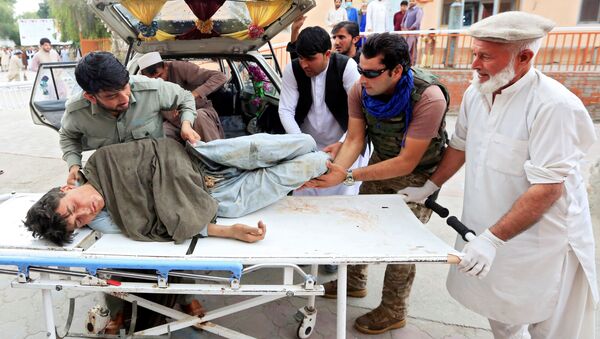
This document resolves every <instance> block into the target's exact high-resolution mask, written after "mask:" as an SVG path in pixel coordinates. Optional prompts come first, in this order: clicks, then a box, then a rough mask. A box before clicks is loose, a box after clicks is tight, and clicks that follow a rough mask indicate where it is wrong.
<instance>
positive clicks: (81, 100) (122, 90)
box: [59, 52, 200, 184]
mask: <svg viewBox="0 0 600 339" xmlns="http://www.w3.org/2000/svg"><path fill="white" fill-rule="evenodd" d="M75 78H76V80H77V83H78V84H79V86H80V87H81V89H82V92H80V93H78V94H76V95H74V96H72V97H70V98H69V100H68V101H67V105H66V110H65V114H64V116H63V118H62V122H61V128H60V131H59V135H60V148H61V149H62V151H63V159H64V160H65V161H66V162H67V165H68V167H69V176H68V177H67V183H68V184H74V183H75V182H76V180H77V173H78V172H79V169H80V168H81V153H82V151H84V150H89V149H97V148H100V147H103V146H106V145H111V144H117V143H123V142H128V141H132V140H138V139H144V138H162V137H163V136H164V132H163V127H162V123H163V117H162V115H161V111H167V110H175V109H176V110H178V111H179V113H180V120H181V138H182V139H183V140H185V141H189V142H190V143H192V144H194V143H195V142H196V141H198V140H200V136H199V135H198V133H196V132H195V131H194V129H193V128H192V124H193V122H194V120H195V118H196V105H195V101H194V97H193V95H192V94H191V93H190V92H189V91H186V90H185V89H183V88H181V87H179V86H178V85H176V84H173V83H169V82H165V81H163V80H161V79H149V78H147V77H144V76H136V75H134V76H131V77H130V76H129V73H128V72H127V69H126V68H125V67H124V66H123V65H122V64H121V63H120V62H119V61H118V60H117V59H116V58H115V56H114V55H112V54H111V53H108V52H91V53H88V54H87V55H86V56H85V57H84V58H83V59H82V60H81V61H80V62H79V63H78V64H77V67H76V68H75Z"/></svg>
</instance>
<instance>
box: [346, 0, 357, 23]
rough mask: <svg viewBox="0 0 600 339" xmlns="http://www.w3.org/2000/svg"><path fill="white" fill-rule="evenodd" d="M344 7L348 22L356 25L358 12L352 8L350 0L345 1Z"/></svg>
mask: <svg viewBox="0 0 600 339" xmlns="http://www.w3.org/2000/svg"><path fill="white" fill-rule="evenodd" d="M345 5H346V13H347V14H348V21H352V22H354V23H356V24H357V25H358V10H357V9H356V8H354V7H353V6H352V0H350V1H346V3H345Z"/></svg>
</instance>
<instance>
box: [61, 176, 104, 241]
mask: <svg viewBox="0 0 600 339" xmlns="http://www.w3.org/2000/svg"><path fill="white" fill-rule="evenodd" d="M60 191H61V192H63V193H65V196H64V197H62V198H61V199H60V202H59V203H58V207H57V208H56V213H58V214H60V215H61V216H62V217H63V218H64V219H65V221H66V223H67V231H69V232H73V231H74V230H76V229H78V228H81V227H83V226H85V225H87V224H89V223H90V222H91V221H92V220H94V218H95V217H96V216H97V215H98V213H100V210H102V209H103V208H104V199H103V198H102V195H100V193H98V192H92V193H90V191H89V190H84V189H82V187H75V186H72V185H67V186H63V187H61V188H60Z"/></svg>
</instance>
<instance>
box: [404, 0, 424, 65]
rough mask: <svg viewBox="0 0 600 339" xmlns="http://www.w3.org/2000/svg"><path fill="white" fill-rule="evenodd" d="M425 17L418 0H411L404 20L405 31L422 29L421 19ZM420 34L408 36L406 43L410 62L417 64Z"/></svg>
mask: <svg viewBox="0 0 600 339" xmlns="http://www.w3.org/2000/svg"><path fill="white" fill-rule="evenodd" d="M422 19H423V10H422V9H421V7H419V6H417V0H410V1H409V3H408V10H407V11H406V14H405V15H404V19H403V20H402V30H403V31H418V30H420V29H421V20H422ZM418 42H419V36H418V35H416V34H412V35H408V36H406V43H407V44H408V50H409V52H410V63H411V65H416V62H417V43H418Z"/></svg>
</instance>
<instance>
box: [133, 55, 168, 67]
mask: <svg viewBox="0 0 600 339" xmlns="http://www.w3.org/2000/svg"><path fill="white" fill-rule="evenodd" d="M162 61H163V60H162V58H161V57H160V54H159V53H158V52H150V53H146V54H144V55H142V57H141V58H139V59H138V62H137V63H138V66H140V71H141V70H143V69H145V68H147V67H150V66H152V65H156V64H157V63H159V62H162Z"/></svg>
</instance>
